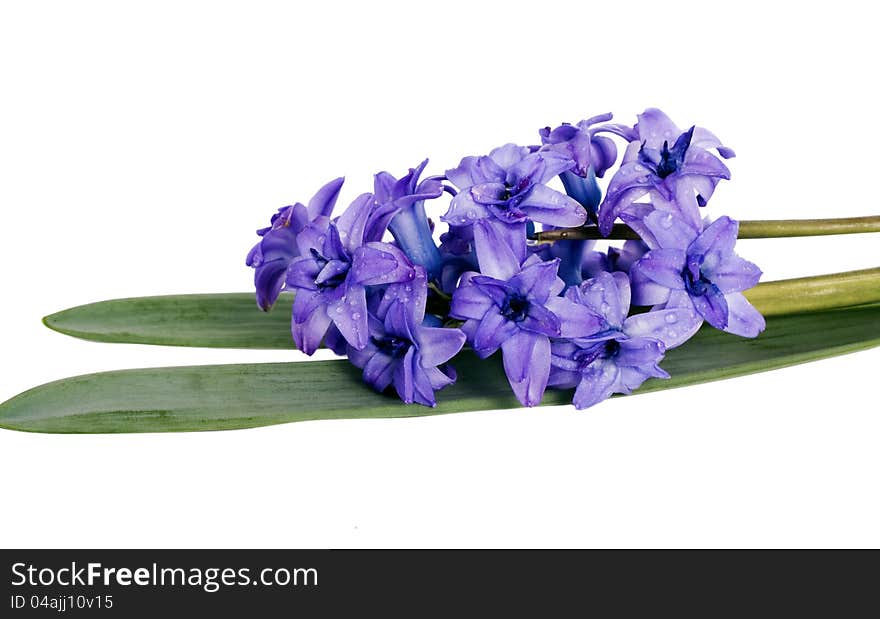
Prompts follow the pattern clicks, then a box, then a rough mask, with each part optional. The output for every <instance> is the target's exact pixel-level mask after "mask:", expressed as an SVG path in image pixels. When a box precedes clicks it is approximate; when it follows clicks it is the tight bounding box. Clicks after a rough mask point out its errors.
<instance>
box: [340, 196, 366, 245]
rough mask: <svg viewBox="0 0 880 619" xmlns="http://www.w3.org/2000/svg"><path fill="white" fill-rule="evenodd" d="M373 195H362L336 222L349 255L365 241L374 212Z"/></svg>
mask: <svg viewBox="0 0 880 619" xmlns="http://www.w3.org/2000/svg"><path fill="white" fill-rule="evenodd" d="M373 205H374V201H373V194H371V193H362V194H361V195H359V196H358V197H357V198H355V199H354V201H353V202H352V203H351V204H350V205H349V207H348V208H347V209H345V211H343V212H342V215H340V216H339V219H337V220H336V228H337V229H338V230H339V237H340V239H341V240H342V244H343V245H344V246H345V248H346V250H348V253H349V254H351V253H353V252H354V250H355V249H357V248H358V247H360V245H361V243H363V241H364V230H365V229H366V226H367V221H368V220H369V218H370V214H371V212H372V210H373Z"/></svg>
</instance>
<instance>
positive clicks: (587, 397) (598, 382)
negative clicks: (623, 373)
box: [572, 361, 620, 410]
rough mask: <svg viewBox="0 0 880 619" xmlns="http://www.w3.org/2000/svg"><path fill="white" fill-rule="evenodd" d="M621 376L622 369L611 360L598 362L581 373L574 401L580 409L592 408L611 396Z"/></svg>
mask: <svg viewBox="0 0 880 619" xmlns="http://www.w3.org/2000/svg"><path fill="white" fill-rule="evenodd" d="M619 376H620V370H619V369H618V368H617V366H616V365H615V364H614V363H612V362H610V361H604V362H597V363H594V364H592V365H591V366H590V367H589V368H588V369H587V370H584V371H583V372H582V373H581V380H580V382H579V383H578V386H577V389H576V390H575V392H574V399H573V400H572V403H573V404H574V405H575V408H577V409H578V410H583V409H585V408H590V407H591V406H593V405H594V404H598V403H599V402H602V401H604V400H607V399H608V398H610V397H611V394H613V393H614V387H615V385H616V384H617V380H618V378H619Z"/></svg>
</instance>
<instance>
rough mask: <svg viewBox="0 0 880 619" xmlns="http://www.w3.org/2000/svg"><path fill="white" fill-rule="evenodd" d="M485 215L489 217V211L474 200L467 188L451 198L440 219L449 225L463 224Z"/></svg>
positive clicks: (482, 217)
mask: <svg viewBox="0 0 880 619" xmlns="http://www.w3.org/2000/svg"><path fill="white" fill-rule="evenodd" d="M486 217H489V211H488V210H487V209H486V207H485V206H483V205H482V204H479V203H478V202H476V201H475V200H474V198H473V196H472V195H471V192H470V190H467V191H462V192H460V193H459V194H458V195H456V196H455V197H454V198H452V201H451V202H450V203H449V210H448V211H446V214H445V215H442V216H441V217H440V219H441V220H443V221H445V222H446V223H448V224H450V225H456V226H465V225H470V224H472V223H474V222H475V221H477V220H478V219H484V218H486Z"/></svg>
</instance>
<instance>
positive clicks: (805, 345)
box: [0, 306, 880, 433]
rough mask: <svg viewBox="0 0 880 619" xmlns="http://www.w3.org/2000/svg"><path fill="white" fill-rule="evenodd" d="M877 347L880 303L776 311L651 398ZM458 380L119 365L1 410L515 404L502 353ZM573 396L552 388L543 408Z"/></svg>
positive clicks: (107, 415) (132, 421) (705, 336)
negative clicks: (393, 387) (379, 389)
mask: <svg viewBox="0 0 880 619" xmlns="http://www.w3.org/2000/svg"><path fill="white" fill-rule="evenodd" d="M878 344H880V306H869V307H860V308H853V309H847V310H834V311H827V312H822V313H814V314H799V315H789V316H779V317H775V318H770V319H768V320H767V330H766V332H765V333H764V334H762V335H761V336H760V337H758V338H757V339H754V340H747V339H742V338H739V337H736V336H732V335H728V334H726V333H721V332H718V331H715V330H713V329H704V330H702V331H701V332H700V333H699V334H697V336H696V337H694V338H693V339H692V340H691V341H689V342H688V343H687V344H685V345H684V346H682V347H681V348H678V349H675V350H672V351H670V352H669V353H668V356H667V359H666V360H665V361H664V362H663V367H664V368H665V369H666V370H667V371H668V372H669V373H670V374H672V379H671V380H666V381H662V380H651V381H648V382H647V383H645V385H644V386H643V387H642V388H641V389H639V390H638V393H646V392H650V391H656V390H660V389H669V388H673V387H682V386H685V385H692V384H696V383H702V382H708V381H713V380H721V379H724V378H731V377H735V376H742V375H744V374H750V373H754V372H761V371H766V370H772V369H776V368H781V367H785V366H788V365H793V364H796V363H804V362H806V361H812V360H815V359H822V358H825V357H831V356H834V355H841V354H844V353H848V352H853V351H856V350H862V349H866V348H870V347H872V346H877V345H878ZM455 366H456V369H457V370H458V375H459V379H458V383H457V384H455V385H453V386H452V387H450V388H448V389H445V390H443V391H441V392H439V393H438V399H439V402H440V404H439V405H438V406H437V407H436V408H434V409H430V408H425V407H422V406H418V405H409V406H407V405H405V404H402V403H401V402H400V401H398V400H397V399H396V398H395V397H394V396H391V395H381V394H377V393H374V392H373V391H371V390H370V389H368V388H367V387H366V386H365V385H364V384H363V383H362V382H361V377H360V372H359V370H357V369H356V368H354V367H353V366H351V365H350V364H349V363H348V362H347V361H344V360H338V361H314V362H300V363H270V364H252V365H217V366H196V367H179V368H156V369H145V370H123V371H117V372H106V373H102V374H92V375H87V376H78V377H74V378H68V379H64V380H60V381H57V382H54V383H50V384H47V385H43V386H42V387H37V388H35V389H32V390H30V391H27V392H25V393H22V394H21V395H18V396H16V397H14V398H12V399H11V400H9V401H7V402H5V403H3V404H0V427H5V428H9V429H15V430H25V431H32V432H67V433H84V432H85V433H94V432H102V433H103V432H174V431H192V430H227V429H233V428H251V427H256V426H265V425H271V424H276V423H286V422H292V421H305V420H312V419H349V418H364V417H416V416H420V415H439V414H444V413H455V412H462V411H476V410H488V409H504V408H514V407H517V406H518V404H517V402H516V400H515V399H514V398H513V396H512V395H511V393H510V388H509V387H508V385H507V381H506V379H505V377H504V374H503V371H502V369H501V365H500V363H499V361H498V358H497V355H496V356H495V357H493V358H492V359H489V360H486V361H480V360H478V359H477V358H476V357H475V356H474V355H473V354H471V353H465V354H462V355H460V357H459V358H458V359H456V361H455ZM570 397H571V394H570V393H569V392H565V391H554V390H548V392H547V395H546V396H545V398H544V403H545V404H564V403H567V402H569V401H570Z"/></svg>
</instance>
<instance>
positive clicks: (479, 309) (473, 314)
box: [449, 285, 494, 320]
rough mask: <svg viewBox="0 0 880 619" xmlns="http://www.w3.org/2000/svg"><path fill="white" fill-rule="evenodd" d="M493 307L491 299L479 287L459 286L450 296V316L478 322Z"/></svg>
mask: <svg viewBox="0 0 880 619" xmlns="http://www.w3.org/2000/svg"><path fill="white" fill-rule="evenodd" d="M493 305H494V303H493V302H492V299H491V298H490V297H489V296H488V295H486V294H485V293H484V292H483V291H482V290H481V288H480V287H479V286H477V285H469V286H459V287H458V288H457V289H456V290H455V292H454V293H453V294H452V305H451V308H450V310H449V314H450V316H453V317H455V318H473V319H476V320H480V319H481V318H482V317H483V316H484V315H485V314H486V312H487V311H488V310H489V309H490V308H491V307H492V306H493Z"/></svg>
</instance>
